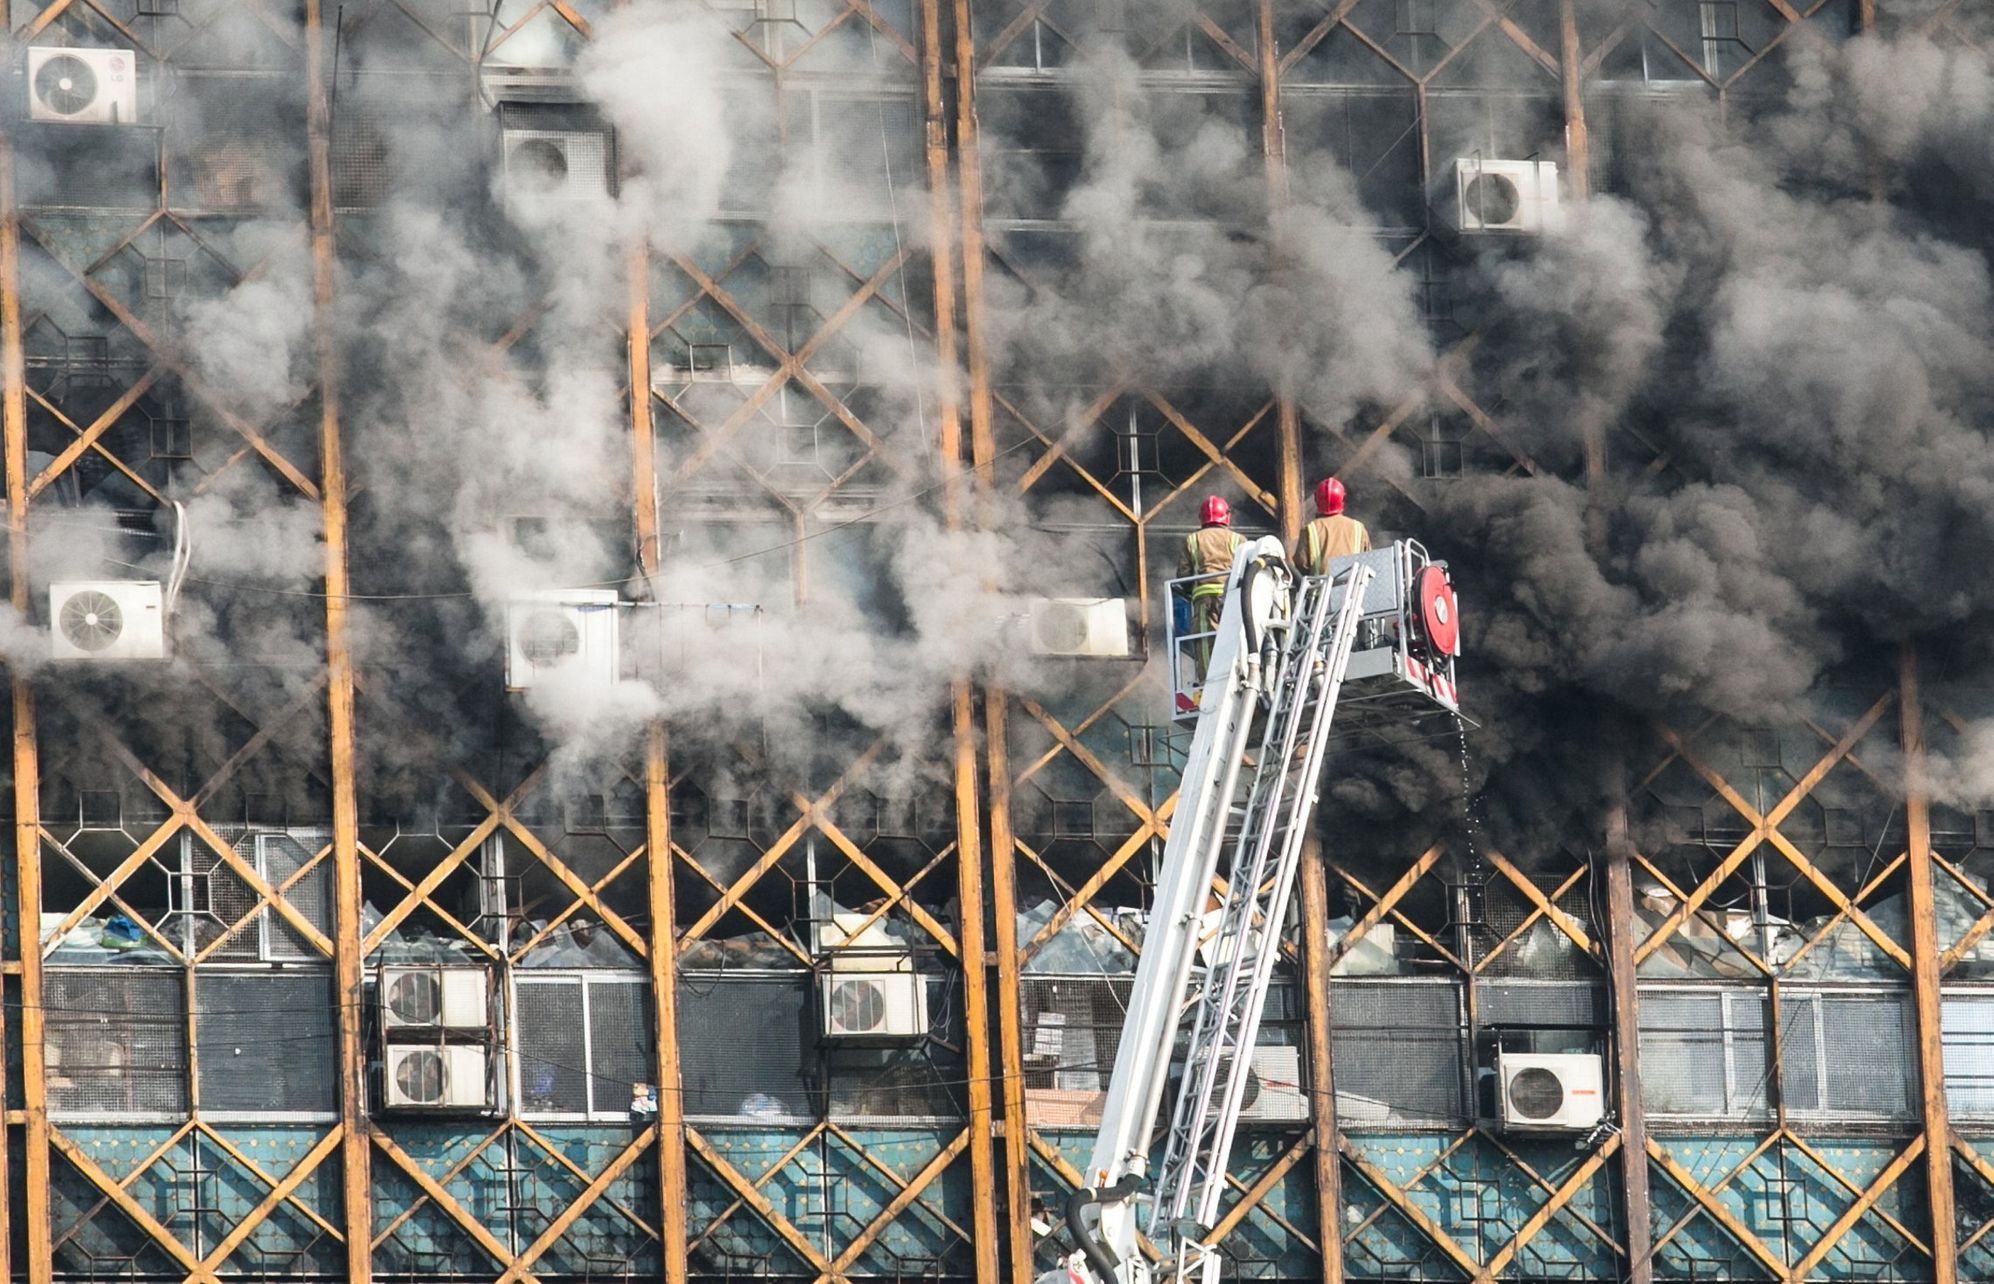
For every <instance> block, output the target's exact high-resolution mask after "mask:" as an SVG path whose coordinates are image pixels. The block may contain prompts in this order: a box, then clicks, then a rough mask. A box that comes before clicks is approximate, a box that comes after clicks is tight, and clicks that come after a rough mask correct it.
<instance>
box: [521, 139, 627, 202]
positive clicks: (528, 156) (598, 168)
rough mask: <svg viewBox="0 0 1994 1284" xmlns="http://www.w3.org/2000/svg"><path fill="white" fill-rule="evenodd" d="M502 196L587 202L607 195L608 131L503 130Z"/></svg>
mask: <svg viewBox="0 0 1994 1284" xmlns="http://www.w3.org/2000/svg"><path fill="white" fill-rule="evenodd" d="M501 132H502V133H503V135H504V137H503V138H502V139H501V140H500V141H501V145H502V146H503V148H504V174H505V194H506V195H507V196H508V197H512V198H517V199H523V200H532V201H589V200H604V199H606V198H607V197H608V196H609V165H610V147H609V135H608V134H607V133H604V132H602V131H601V130H587V129H572V130H571V129H507V130H503V131H501Z"/></svg>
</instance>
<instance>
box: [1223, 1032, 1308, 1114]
mask: <svg viewBox="0 0 1994 1284" xmlns="http://www.w3.org/2000/svg"><path fill="white" fill-rule="evenodd" d="M1252 1074H1253V1077H1252V1079H1251V1080H1250V1081H1249V1085H1248V1087H1247V1093H1246V1095H1247V1101H1246V1104H1245V1105H1244V1106H1243V1107H1242V1108H1241V1109H1240V1112H1239V1117H1240V1118H1241V1119H1259V1120H1262V1121H1266V1122H1273V1121H1279V1122H1284V1123H1292V1122H1294V1121H1296V1120H1299V1119H1307V1118H1308V1117H1309V1101H1308V1095H1307V1094H1306V1093H1304V1092H1303V1091H1302V1050H1301V1049H1300V1048H1287V1047H1271V1048H1255V1049H1254V1050H1253V1069H1252Z"/></svg>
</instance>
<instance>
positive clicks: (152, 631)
mask: <svg viewBox="0 0 1994 1284" xmlns="http://www.w3.org/2000/svg"><path fill="white" fill-rule="evenodd" d="M48 617H49V635H50V637H49V640H50V645H51V654H52V655H53V656H54V657H55V658H56V659H58V660H163V659H165V658H166V609H165V602H164V595H163V594H162V593H161V592H160V587H159V581H157V580H71V581H69V582H67V583H62V584H51V585H49V587H48Z"/></svg>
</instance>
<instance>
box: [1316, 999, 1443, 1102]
mask: <svg viewBox="0 0 1994 1284" xmlns="http://www.w3.org/2000/svg"><path fill="white" fill-rule="evenodd" d="M1330 994H1331V997H1330V1004H1329V1010H1330V1015H1331V1020H1332V1022H1333V1029H1332V1031H1331V1055H1332V1056H1333V1058H1334V1061H1335V1065H1336V1112H1337V1117H1338V1118H1340V1119H1343V1120H1344V1121H1346V1122H1348V1123H1360V1124H1373V1123H1442V1122H1447V1123H1451V1122H1456V1121H1460V1120H1465V1119H1466V1118H1467V1115H1468V1098H1467V1092H1466V1089H1465V1083H1466V1076H1465V1070H1466V1065H1467V1058H1466V1050H1467V1037H1466V1031H1465V1027H1464V1025H1463V1022H1462V1016H1461V987H1460V984H1459V983H1458V982H1456V981H1452V980H1444V979H1443V980H1433V981H1427V980H1418V981H1347V980H1341V979H1339V980H1336V981H1333V982H1331V991H1330Z"/></svg>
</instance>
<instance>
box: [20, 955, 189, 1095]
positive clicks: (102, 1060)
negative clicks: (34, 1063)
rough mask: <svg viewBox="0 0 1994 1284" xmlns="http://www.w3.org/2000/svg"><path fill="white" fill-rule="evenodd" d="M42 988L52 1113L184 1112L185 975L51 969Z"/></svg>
mask: <svg viewBox="0 0 1994 1284" xmlns="http://www.w3.org/2000/svg"><path fill="white" fill-rule="evenodd" d="M44 986H45V988H44V991H43V1005H44V1007H45V1009H46V1011H47V1014H48V1024H47V1027H46V1043H45V1045H44V1054H43V1055H44V1061H45V1065H46V1066H47V1069H48V1103H49V1110H50V1111H51V1112H52V1113H55V1114H58V1115H69V1116H82V1117H87V1118H100V1119H104V1118H118V1117H128V1116H153V1115H184V1114H185V1113H186V1111H187V1079H186V1074H187V1017H186V998H185V995H186V991H185V988H184V979H183V974H182V973H180V972H178V971H171V972H168V971H151V970H143V971H142V970H138V969H117V970H113V969H106V968H97V969H92V970H89V971H74V972H70V971H55V970H51V971H50V972H49V973H48V974H47V977H46V979H45V982H44Z"/></svg>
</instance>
